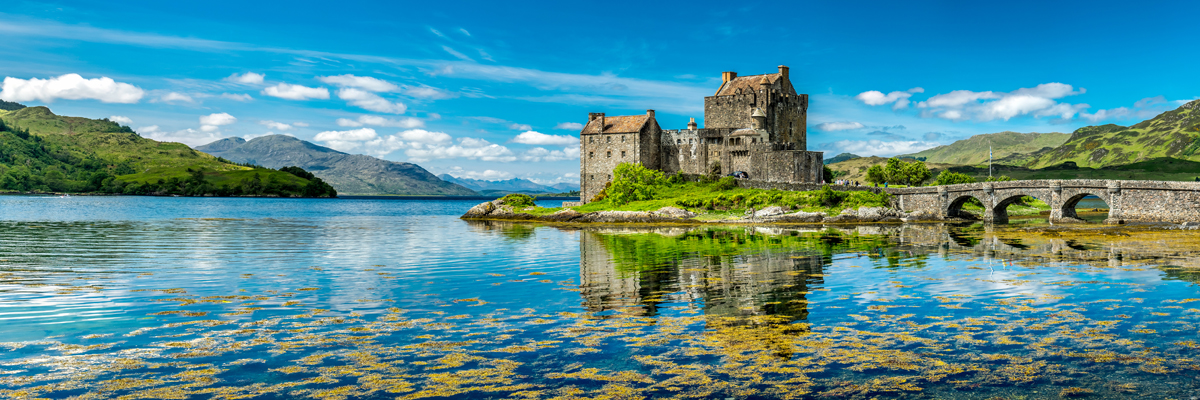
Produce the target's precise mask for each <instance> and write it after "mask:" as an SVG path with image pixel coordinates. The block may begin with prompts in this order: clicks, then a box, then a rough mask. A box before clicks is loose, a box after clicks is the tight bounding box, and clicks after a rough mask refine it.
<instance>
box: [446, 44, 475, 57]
mask: <svg viewBox="0 0 1200 400" xmlns="http://www.w3.org/2000/svg"><path fill="white" fill-rule="evenodd" d="M442 50H445V51H446V52H447V53H450V55H452V56H454V57H457V58H458V59H460V60H463V61H475V60H472V59H471V57H467V55H466V54H463V53H459V52H458V50H454V49H452V48H450V46H446V45H443V46H442Z"/></svg>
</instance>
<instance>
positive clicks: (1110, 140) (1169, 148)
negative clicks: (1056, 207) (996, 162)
mask: <svg viewBox="0 0 1200 400" xmlns="http://www.w3.org/2000/svg"><path fill="white" fill-rule="evenodd" d="M1161 157H1171V158H1177V159H1184V160H1193V161H1196V160H1200V100H1196V101H1192V102H1190V103H1187V104H1184V105H1183V106H1180V107H1179V108H1177V109H1174V110H1171V111H1167V112H1165V113H1162V114H1159V115H1158V116H1156V117H1154V118H1151V119H1149V120H1146V121H1142V122H1140V123H1138V124H1136V125H1133V126H1128V127H1126V126H1120V125H1114V124H1108V125H1100V126H1087V127H1083V128H1079V129H1077V130H1075V132H1074V133H1072V134H1071V137H1070V138H1069V139H1068V140H1067V141H1066V143H1064V144H1063V145H1062V146H1059V147H1057V148H1055V149H1053V150H1051V151H1049V152H1046V153H1044V154H1041V155H1039V156H1037V157H1033V158H1031V159H1030V160H1029V161H1027V162H1026V163H1024V164H1022V165H1024V166H1026V167H1030V168H1040V167H1046V166H1051V165H1056V164H1060V163H1063V162H1065V161H1072V162H1075V163H1076V164H1077V165H1079V166H1080V167H1092V168H1100V167H1105V166H1114V165H1123V164H1132V163H1137V162H1141V161H1147V160H1151V159H1156V158H1161Z"/></svg>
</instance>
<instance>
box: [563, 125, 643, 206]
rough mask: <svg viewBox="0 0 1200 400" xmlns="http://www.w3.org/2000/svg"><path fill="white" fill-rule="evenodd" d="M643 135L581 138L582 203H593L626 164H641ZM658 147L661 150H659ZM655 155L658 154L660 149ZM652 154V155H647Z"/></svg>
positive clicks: (604, 135) (580, 176)
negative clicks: (615, 170) (616, 171)
mask: <svg viewBox="0 0 1200 400" xmlns="http://www.w3.org/2000/svg"><path fill="white" fill-rule="evenodd" d="M641 136H643V135H642V134H641V133H604V134H588V135H581V136H580V138H579V141H580V144H581V145H580V148H579V163H580V171H579V190H580V199H582V200H583V201H585V202H586V201H588V200H591V199H592V197H594V196H596V194H599V193H600V191H601V190H604V185H605V184H607V183H608V181H610V180H612V171H613V169H614V168H616V167H617V164H620V163H622V162H638V161H640V160H639V157H641V158H643V159H644V158H645V154H643V153H647V152H644V151H643V150H644V148H643V146H640V145H639V144H640V143H639V142H640V141H641V140H643V139H642V138H641ZM655 147H657V146H655ZM651 152H654V153H656V152H657V148H655V149H653V150H652V151H651ZM647 154H648V153H647Z"/></svg>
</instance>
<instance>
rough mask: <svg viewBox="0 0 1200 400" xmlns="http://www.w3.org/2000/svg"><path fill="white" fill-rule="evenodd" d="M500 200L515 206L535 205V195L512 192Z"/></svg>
mask: <svg viewBox="0 0 1200 400" xmlns="http://www.w3.org/2000/svg"><path fill="white" fill-rule="evenodd" d="M500 202H501V203H503V204H506V205H510V206H512V207H513V208H525V207H532V206H533V197H530V196H529V195H526V194H520V193H510V194H508V195H505V196H504V197H501V198H500Z"/></svg>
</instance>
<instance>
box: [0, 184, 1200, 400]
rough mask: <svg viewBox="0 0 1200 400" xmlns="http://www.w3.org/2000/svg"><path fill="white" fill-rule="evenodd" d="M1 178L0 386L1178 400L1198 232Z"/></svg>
mask: <svg viewBox="0 0 1200 400" xmlns="http://www.w3.org/2000/svg"><path fill="white" fill-rule="evenodd" d="M477 202H478V200H469V201H457V200H381V199H336V200H298V199H230V198H154V197H73V198H52V197H35V196H0V398H130V399H133V398H178V399H200V398H214V399H227V398H229V399H232V398H262V399H284V398H319V399H375V398H389V399H390V398H456V399H479V398H612V399H624V398H631V399H632V398H721V399H728V398H733V399H766V398H821V399H825V398H847V399H858V398H861V399H868V398H913V399H924V398H930V399H932V398H959V399H993V398H1012V399H1018V398H1020V399H1032V398H1063V397H1081V398H1130V397H1144V398H1183V399H1187V398H1192V397H1194V396H1200V380H1198V378H1200V340H1198V339H1197V329H1198V325H1200V288H1198V287H1197V286H1196V284H1195V282H1198V281H1200V234H1197V231H1184V230H1170V231H1164V230H1157V229H1144V228H1128V229H1127V228H1122V229H1110V228H1108V229H1099V228H1097V229H1086V230H1071V229H1060V228H1058V227H1048V226H1041V225H1037V224H1017V225H1014V226H1009V227H1006V226H984V225H980V224H974V225H945V224H910V225H867V226H857V227H856V226H840V227H838V226H819V225H808V226H790V227H789V226H719V227H718V226H705V227H688V226H651V227H646V226H642V227H636V226H627V225H609V226H588V227H582V226H559V227H555V226H544V225H537V224H528V223H503V222H470V221H463V220H460V219H458V216H459V215H461V214H462V213H463V212H464V211H465V210H467V209H468V208H470V207H471V206H472V205H474V204H475V203H477Z"/></svg>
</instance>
